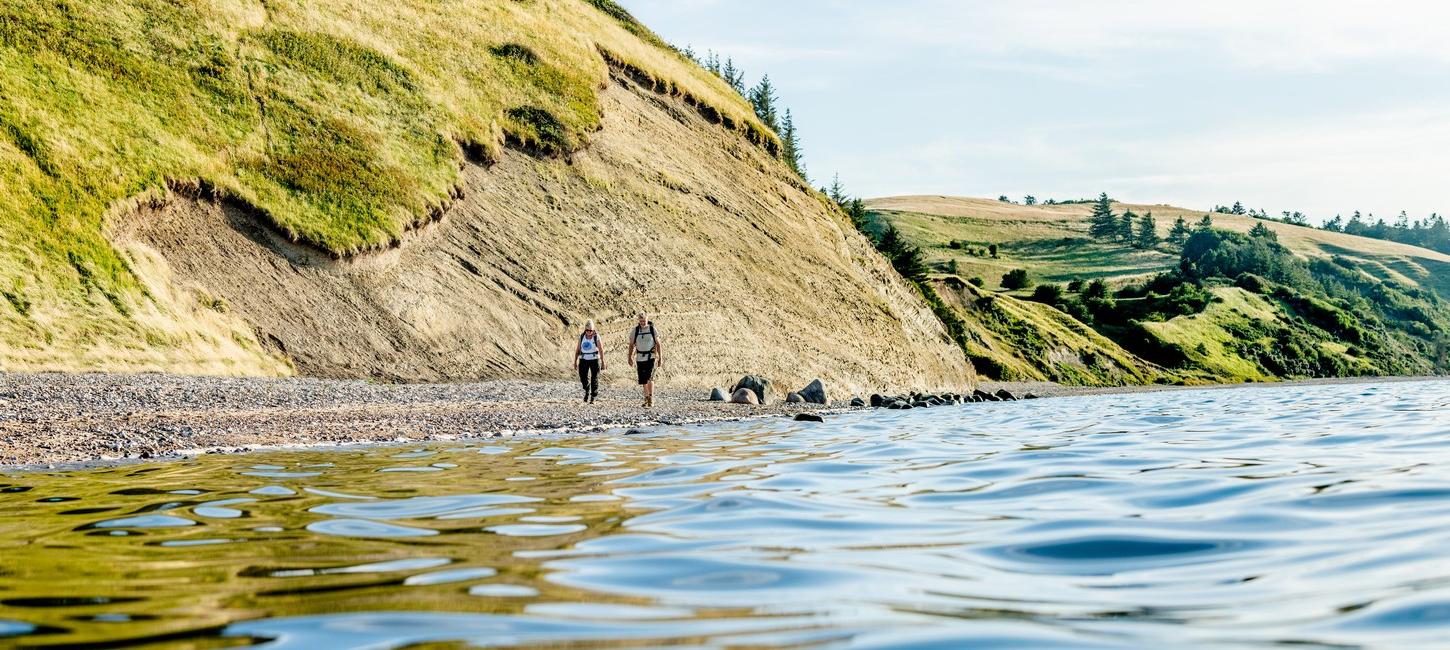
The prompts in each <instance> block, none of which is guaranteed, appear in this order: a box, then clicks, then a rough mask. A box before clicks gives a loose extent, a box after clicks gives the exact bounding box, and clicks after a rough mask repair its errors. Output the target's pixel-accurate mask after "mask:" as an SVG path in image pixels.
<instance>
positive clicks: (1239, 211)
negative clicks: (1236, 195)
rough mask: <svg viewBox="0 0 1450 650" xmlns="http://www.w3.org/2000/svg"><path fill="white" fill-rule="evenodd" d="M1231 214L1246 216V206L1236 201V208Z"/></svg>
mask: <svg viewBox="0 0 1450 650" xmlns="http://www.w3.org/2000/svg"><path fill="white" fill-rule="evenodd" d="M1230 212H1233V213H1234V214H1239V215H1241V214H1244V204H1243V203H1242V202H1240V201H1234V207H1233V208H1232V209H1231V210H1230Z"/></svg>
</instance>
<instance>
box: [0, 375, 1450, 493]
mask: <svg viewBox="0 0 1450 650" xmlns="http://www.w3.org/2000/svg"><path fill="white" fill-rule="evenodd" d="M1436 379H1442V380H1443V379H1445V378H1443V377H1364V378H1346V379H1310V380H1301V381H1288V382H1271V383H1250V384H1211V385H1204V386H1163V385H1149V386H1122V387H1076V386H1063V385H1060V384H1052V383H1045V382H1030V383H1023V382H982V383H981V384H980V385H979V386H978V387H979V388H981V389H982V390H986V391H988V392H995V391H997V390H999V389H1005V390H1007V391H1009V392H1011V393H1013V394H1015V395H1018V396H1021V395H1024V394H1026V393H1029V392H1030V393H1034V394H1036V395H1037V396H1038V397H1041V398H1044V399H1045V398H1056V397H1073V396H1087V395H1113V394H1129V393H1147V392H1160V391H1175V390H1200V389H1234V388H1252V387H1266V388H1267V387H1283V386H1293V385H1348V384H1365V383H1392V382H1415V381H1433V380H1436ZM828 388H829V387H828ZM708 394H709V389H708V388H705V389H682V388H664V387H657V388H656V404H655V407H654V408H652V409H649V410H645V409H643V408H642V407H641V406H640V404H639V402H640V400H639V398H638V395H639V392H638V389H637V388H635V387H633V386H630V387H621V386H615V385H611V386H603V387H601V390H600V397H599V401H598V402H597V403H595V404H588V405H586V404H584V403H583V401H582V399H580V397H579V388H578V386H577V385H576V384H574V383H573V382H565V381H524V380H518V381H485V382H476V383H466V384H374V383H369V382H365V381H360V380H334V379H310V378H281V379H278V378H265V379H257V378H217V377H194V376H181V375H160V374H141V375H121V374H105V373H36V374H30V373H0V470H3V471H9V472H33V471H51V470H57V469H70V470H75V469H86V468H92V467H99V466H107V465H116V464H125V463H134V462H150V461H161V460H175V459H182V458H188V457H194V456H199V455H203V454H213V453H247V452H251V451H260V450H268V449H300V448H323V447H340V446H350V445H369V444H405V443H409V442H430V441H443V440H460V439H475V440H478V439H487V438H503V437H508V438H513V437H520V436H543V435H560V434H589V433H597V432H602V431H609V430H616V429H629V428H643V427H652V426H661V425H664V426H670V425H684V424H700V423H708V422H725V421H746V420H754V419H761V418H768V417H783V416H784V417H789V416H793V415H795V414H797V413H803V412H816V413H822V414H829V413H840V412H845V411H850V410H854V409H853V408H852V407H850V406H849V405H848V404H847V402H848V401H849V399H850V398H851V397H852V396H839V395H838V396H837V401H835V402H833V403H831V404H828V405H815V404H786V403H784V402H783V401H780V400H775V401H772V402H771V404H769V405H767V406H745V405H739V404H728V403H723V402H710V401H707V400H706V399H705V397H706V396H707V395H708ZM859 397H862V398H863V399H864V398H866V397H868V395H860V396H859ZM968 406H969V405H968Z"/></svg>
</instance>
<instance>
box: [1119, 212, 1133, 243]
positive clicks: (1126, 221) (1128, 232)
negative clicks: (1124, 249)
mask: <svg viewBox="0 0 1450 650" xmlns="http://www.w3.org/2000/svg"><path fill="white" fill-rule="evenodd" d="M1137 230H1138V213H1136V212H1133V211H1132V210H1125V211H1123V216H1122V217H1121V218H1120V219H1118V232H1117V233H1116V237H1115V238H1116V239H1120V240H1122V241H1125V242H1128V243H1130V244H1131V243H1133V237H1134V235H1135V233H1136V232H1137Z"/></svg>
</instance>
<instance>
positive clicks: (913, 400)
mask: <svg viewBox="0 0 1450 650" xmlns="http://www.w3.org/2000/svg"><path fill="white" fill-rule="evenodd" d="M1018 399H1037V396H1036V395H1033V394H1032V393H1027V394H1026V395H1023V396H1021V397H1018V396H1016V395H1013V394H1012V393H1011V392H1010V391H1007V390H1006V389H1003V390H998V391H997V392H995V393H988V392H987V391H984V390H974V391H972V392H971V393H910V394H908V395H872V396H871V402H870V404H871V408H884V409H913V408H916V409H920V408H930V407H933V406H950V405H953V404H967V403H971V402H1015V401H1017V400H1018Z"/></svg>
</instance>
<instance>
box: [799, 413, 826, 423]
mask: <svg viewBox="0 0 1450 650" xmlns="http://www.w3.org/2000/svg"><path fill="white" fill-rule="evenodd" d="M795 421H796V422H825V421H826V419H825V418H823V417H821V416H819V415H816V414H815V413H797V414H795Z"/></svg>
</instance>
